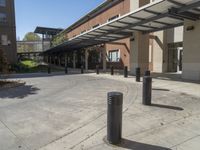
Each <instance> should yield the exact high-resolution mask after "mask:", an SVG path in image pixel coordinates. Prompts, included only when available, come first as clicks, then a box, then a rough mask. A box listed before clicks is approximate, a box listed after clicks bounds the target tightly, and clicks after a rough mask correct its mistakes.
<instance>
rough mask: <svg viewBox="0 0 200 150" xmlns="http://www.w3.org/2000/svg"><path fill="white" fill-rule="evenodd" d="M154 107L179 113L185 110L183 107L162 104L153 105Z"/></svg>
mask: <svg viewBox="0 0 200 150" xmlns="http://www.w3.org/2000/svg"><path fill="white" fill-rule="evenodd" d="M151 106H152V107H159V108H165V109H173V110H177V111H183V110H184V109H183V108H181V107H176V106H170V105H162V104H151Z"/></svg>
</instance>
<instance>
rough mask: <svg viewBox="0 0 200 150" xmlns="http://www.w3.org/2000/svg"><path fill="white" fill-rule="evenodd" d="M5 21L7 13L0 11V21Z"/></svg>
mask: <svg viewBox="0 0 200 150" xmlns="http://www.w3.org/2000/svg"><path fill="white" fill-rule="evenodd" d="M6 22H7V15H6V14H5V13H0V23H6Z"/></svg>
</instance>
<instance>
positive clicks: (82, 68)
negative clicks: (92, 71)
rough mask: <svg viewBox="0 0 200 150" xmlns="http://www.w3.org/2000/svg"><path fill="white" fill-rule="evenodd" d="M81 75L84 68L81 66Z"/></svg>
mask: <svg viewBox="0 0 200 150" xmlns="http://www.w3.org/2000/svg"><path fill="white" fill-rule="evenodd" d="M81 74H84V67H83V66H81Z"/></svg>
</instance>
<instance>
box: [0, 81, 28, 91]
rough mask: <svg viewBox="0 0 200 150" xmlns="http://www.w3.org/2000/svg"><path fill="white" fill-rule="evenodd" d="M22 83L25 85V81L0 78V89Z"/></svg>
mask: <svg viewBox="0 0 200 150" xmlns="http://www.w3.org/2000/svg"><path fill="white" fill-rule="evenodd" d="M23 85H25V82H21V81H8V80H0V91H1V90H4V89H8V88H15V87H19V86H23Z"/></svg>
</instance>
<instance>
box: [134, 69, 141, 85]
mask: <svg viewBox="0 0 200 150" xmlns="http://www.w3.org/2000/svg"><path fill="white" fill-rule="evenodd" d="M135 72H136V82H140V76H141V74H140V68H139V67H138V68H136V71H135Z"/></svg>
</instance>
